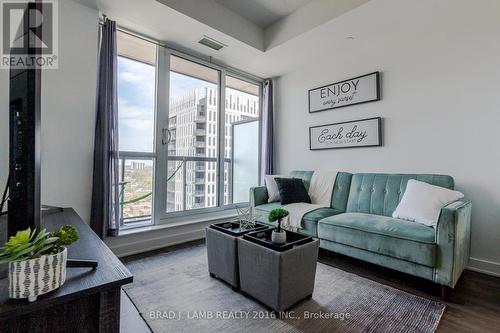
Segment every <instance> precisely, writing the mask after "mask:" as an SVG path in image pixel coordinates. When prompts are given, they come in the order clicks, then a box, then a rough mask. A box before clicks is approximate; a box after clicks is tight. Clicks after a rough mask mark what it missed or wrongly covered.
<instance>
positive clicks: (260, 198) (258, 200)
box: [250, 186, 269, 207]
mask: <svg viewBox="0 0 500 333" xmlns="http://www.w3.org/2000/svg"><path fill="white" fill-rule="evenodd" d="M268 198H269V196H268V194H267V188H266V187H265V186H259V187H252V188H250V207H255V206H258V205H262V204H265V203H267V200H268Z"/></svg>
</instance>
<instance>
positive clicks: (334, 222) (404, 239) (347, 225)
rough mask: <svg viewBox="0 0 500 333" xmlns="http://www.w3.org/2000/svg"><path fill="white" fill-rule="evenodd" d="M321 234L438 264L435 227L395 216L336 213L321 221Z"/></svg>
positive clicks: (356, 244)
mask: <svg viewBox="0 0 500 333" xmlns="http://www.w3.org/2000/svg"><path fill="white" fill-rule="evenodd" d="M318 237H319V238H320V239H326V240H329V241H333V242H337V243H341V244H345V245H349V246H353V247H357V248H360V249H363V250H367V251H371V252H375V253H378V254H383V255H386V256H391V257H395V258H399V259H403V260H407V261H409V262H414V263H417V264H421V265H426V266H429V267H434V266H435V263H436V246H437V245H436V240H435V239H436V236H435V230H434V229H433V228H432V227H428V226H425V225H422V224H418V223H414V222H410V221H404V220H399V219H395V218H392V217H387V216H380V215H371V214H364V213H344V214H339V215H334V216H331V217H327V218H325V219H322V220H320V221H319V224H318Z"/></svg>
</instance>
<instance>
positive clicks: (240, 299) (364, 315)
mask: <svg viewBox="0 0 500 333" xmlns="http://www.w3.org/2000/svg"><path fill="white" fill-rule="evenodd" d="M125 264H126V266H127V267H128V268H129V269H130V271H131V272H132V273H133V274H134V283H132V284H130V285H128V286H125V287H124V289H125V292H126V293H127V294H128V296H129V297H130V299H131V300H132V302H133V303H134V305H135V306H136V307H137V309H138V310H139V312H140V313H141V316H142V317H143V318H144V319H145V321H146V322H147V324H148V325H149V327H150V328H151V329H152V331H153V332H155V333H163V332H168V333H170V332H175V333H181V332H203V333H210V332H228V333H246V332H252V333H258V332H279V333H289V332H290V333H291V332H353V333H354V332H356V333H357V332H384V333H388V332H408V333H410V332H412V333H413V332H416V333H428V332H434V331H435V330H436V328H437V326H438V323H439V320H440V318H441V316H442V314H443V311H444V309H445V306H444V305H443V304H441V303H439V302H436V301H433V300H429V299H425V298H422V297H418V296H415V295H412V294H409V293H406V292H403V291H400V290H398V289H395V288H392V287H388V286H385V285H382V284H380V283H377V282H374V281H371V280H368V279H365V278H362V277H360V276H357V275H355V274H352V273H347V272H344V271H342V270H339V269H337V268H334V267H331V266H327V265H324V264H321V263H318V268H317V272H316V282H315V287H314V294H313V297H312V299H311V300H308V301H303V302H301V303H299V304H297V305H296V306H295V307H293V308H292V309H290V310H289V311H286V312H283V313H274V312H271V311H270V310H269V309H267V308H266V307H265V306H263V305H262V304H260V303H258V302H257V301H255V300H253V299H250V298H247V297H245V296H243V295H242V294H241V293H236V292H234V291H233V290H232V289H231V287H230V286H229V285H227V284H225V283H224V282H222V281H219V280H217V279H214V278H211V277H210V276H209V275H208V270H207V258H206V248H205V245H195V246H192V247H189V248H184V249H180V250H176V251H173V252H165V253H159V254H155V255H152V256H149V257H143V258H140V259H130V260H125Z"/></svg>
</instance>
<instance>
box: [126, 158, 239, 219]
mask: <svg viewBox="0 0 500 333" xmlns="http://www.w3.org/2000/svg"><path fill="white" fill-rule="evenodd" d="M139 155H141V156H139ZM200 155H202V154H197V156H169V157H168V162H169V164H168V175H167V176H166V177H165V178H166V179H167V198H166V201H167V212H168V213H172V212H176V211H185V210H191V209H200V208H205V207H206V206H205V203H206V202H207V200H206V198H205V196H206V194H207V192H206V189H200V188H198V189H196V188H195V186H200V185H207V180H208V179H207V175H206V172H207V171H208V170H210V169H209V165H208V163H209V162H215V163H217V161H218V159H217V158H216V157H205V156H200ZM153 160H154V158H153V157H151V156H150V155H147V154H144V156H142V154H133V156H127V154H123V155H120V165H121V178H120V207H121V209H120V214H121V221H120V223H121V225H122V226H132V225H138V224H143V223H152V207H153V206H154V203H153V202H152V199H153V190H152V189H153V188H154V179H152V178H153V175H154V171H153V169H154V166H153V164H152V163H153ZM144 162H147V163H150V164H148V166H147V167H148V168H151V172H150V177H151V179H149V178H148V181H147V182H146V183H147V184H148V186H144V184H142V183H143V182H144V179H139V178H134V173H133V172H131V170H143V169H141V168H144V165H143V163H144ZM171 162H174V165H172V164H171ZM224 163H227V164H228V165H229V170H230V169H231V159H230V158H225V159H224ZM125 165H127V168H126V167H125ZM134 168H135V169H134ZM188 171H189V172H193V173H194V175H193V178H191V179H192V181H191V182H189V183H188V182H187V181H186V178H187V175H188ZM214 172H215V171H214ZM146 174H147V176H148V177H149V174H148V173H147V170H146ZM229 179H231V178H230V177H229V178H228V179H226V180H225V181H226V182H227V181H229ZM149 181H151V183H149ZM174 181H177V182H182V183H181V184H180V187H179V184H178V185H177V186H172V185H173V182H174ZM188 185H190V189H189V193H188ZM134 186H135V188H137V189H138V190H137V194H135V192H134ZM217 187H218V186H217ZM144 188H147V189H148V190H147V191H144ZM229 188H231V186H229ZM179 189H180V190H179ZM176 191H179V192H180V191H182V194H181V197H182V205H180V207H181V208H180V209H176V210H174V209H175V208H174V207H175V206H177V207H179V204H177V205H175V204H174V203H176V200H175V199H176V197H175V193H176ZM188 195H190V196H192V198H193V201H192V202H191V203H190V205H189V207H188V206H187V205H186V202H187V196H188Z"/></svg>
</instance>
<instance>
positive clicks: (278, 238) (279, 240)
mask: <svg viewBox="0 0 500 333" xmlns="http://www.w3.org/2000/svg"><path fill="white" fill-rule="evenodd" d="M271 241H272V242H273V243H274V244H278V245H280V244H285V242H286V231H285V230H283V229H282V230H281V231H280V232H278V231H276V229H275V230H273V232H272V233H271Z"/></svg>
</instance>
